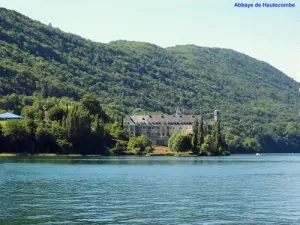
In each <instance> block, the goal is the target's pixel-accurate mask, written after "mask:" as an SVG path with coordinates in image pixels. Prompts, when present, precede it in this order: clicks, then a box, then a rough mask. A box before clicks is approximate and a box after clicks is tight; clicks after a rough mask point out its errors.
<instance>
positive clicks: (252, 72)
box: [0, 8, 300, 139]
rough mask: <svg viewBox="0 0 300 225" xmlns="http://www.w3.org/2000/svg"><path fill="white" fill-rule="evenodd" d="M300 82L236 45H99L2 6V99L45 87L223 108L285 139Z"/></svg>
mask: <svg viewBox="0 0 300 225" xmlns="http://www.w3.org/2000/svg"><path fill="white" fill-rule="evenodd" d="M297 85H298V84H297V82H296V81H294V80H293V79H291V78H289V77H288V76H286V75H285V74H283V73H282V72H280V71H279V70H277V69H276V68H274V67H272V66H271V65H269V64H267V63H265V62H262V61H259V60H256V59H254V58H251V57H249V56H247V55H244V54H242V53H239V52H236V51H233V50H230V49H221V48H206V47H198V46H194V45H185V46H175V47H171V48H165V49H164V48H161V47H159V46H156V45H153V44H149V43H141V42H130V41H114V42H111V43H109V44H102V43H96V42H92V41H90V40H86V39H83V38H81V37H79V36H77V35H73V34H69V33H65V32H63V31H61V30H59V29H58V28H53V27H51V26H47V25H44V24H42V23H40V22H38V21H34V20H32V19H30V18H28V17H26V16H24V15H21V14H19V13H17V12H15V11H11V10H6V9H4V8H0V96H4V95H7V94H12V93H17V94H23V95H32V94H33V93H34V92H41V93H42V94H43V96H44V97H48V96H56V97H62V96H68V97H72V98H74V99H78V98H79V97H80V96H82V95H83V94H84V93H87V92H88V93H93V94H95V95H97V96H99V97H100V98H101V101H102V102H103V104H120V103H121V102H122V101H123V102H124V104H125V106H126V110H127V113H131V112H132V111H133V110H134V109H135V108H142V109H145V110H149V111H152V112H153V111H160V112H163V113H168V114H170V113H174V110H175V107H176V102H178V101H179V100H180V101H181V102H182V104H183V105H184V107H185V112H186V113H195V114H199V113H211V112H212V111H213V110H214V109H220V110H221V112H222V120H223V123H222V124H223V125H224V127H225V126H226V127H234V128H238V129H240V130H241V131H240V132H241V133H244V134H245V135H249V136H255V135H257V134H258V129H260V128H259V126H260V125H263V127H262V128H261V130H260V131H259V132H260V133H259V134H261V133H266V132H267V133H268V134H269V133H270V130H271V131H272V132H271V133H272V134H271V136H272V137H274V135H275V136H276V135H277V136H276V137H277V138H279V139H280V136H282V134H281V133H276V132H275V134H274V130H276V129H277V130H278V129H282V130H283V129H285V127H286V124H287V123H288V122H293V123H296V122H297V121H298V119H297V114H298V109H299V107H300V104H299V102H300V101H299V100H300V96H299V93H298V86H297ZM122 94H123V96H124V98H123V99H121V96H122ZM0 107H1V106H0ZM209 116H211V115H210V114H208V117H209ZM279 127H280V128H279ZM282 132H283V131H282Z"/></svg>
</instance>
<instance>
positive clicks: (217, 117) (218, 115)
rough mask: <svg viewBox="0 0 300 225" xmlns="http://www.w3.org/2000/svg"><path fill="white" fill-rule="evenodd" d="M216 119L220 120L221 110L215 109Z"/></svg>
mask: <svg viewBox="0 0 300 225" xmlns="http://www.w3.org/2000/svg"><path fill="white" fill-rule="evenodd" d="M214 121H220V111H219V110H215V111H214Z"/></svg>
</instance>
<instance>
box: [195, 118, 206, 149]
mask: <svg viewBox="0 0 300 225" xmlns="http://www.w3.org/2000/svg"><path fill="white" fill-rule="evenodd" d="M203 127H204V124H203V117H202V116H201V117H200V119H199V123H198V127H197V129H198V131H197V133H198V136H197V138H198V140H197V146H199V147H201V145H202V144H203V142H204V136H205V134H204V129H203Z"/></svg>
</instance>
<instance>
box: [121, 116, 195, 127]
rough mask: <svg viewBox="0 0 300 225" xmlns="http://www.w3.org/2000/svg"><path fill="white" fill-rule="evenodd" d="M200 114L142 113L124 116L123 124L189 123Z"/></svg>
mask: <svg viewBox="0 0 300 225" xmlns="http://www.w3.org/2000/svg"><path fill="white" fill-rule="evenodd" d="M196 118H200V115H182V116H176V115H142V116H125V118H124V125H135V124H141V125H143V124H144V125H191V124H193V123H194V121H195V119H196Z"/></svg>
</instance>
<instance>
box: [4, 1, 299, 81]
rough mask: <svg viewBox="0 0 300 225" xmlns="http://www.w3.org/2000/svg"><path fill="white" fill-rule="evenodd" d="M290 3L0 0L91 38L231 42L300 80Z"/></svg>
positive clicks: (222, 45)
mask: <svg viewBox="0 0 300 225" xmlns="http://www.w3.org/2000/svg"><path fill="white" fill-rule="evenodd" d="M240 2H243V3H247V4H251V3H253V4H255V3H264V2H265V3H287V2H290V3H295V4H296V7H294V8H264V7H261V8H256V7H253V8H237V7H234V5H235V3H239V2H238V1H234V0H26V1H24V0H0V7H4V8H7V9H13V10H16V11H18V12H20V13H22V14H24V15H26V16H28V17H30V18H32V19H35V20H38V21H41V22H42V23H45V24H49V23H51V24H52V26H53V27H58V28H60V29H61V30H63V31H66V32H70V33H74V34H78V35H80V36H82V37H84V38H88V39H91V40H93V41H97V42H102V43H108V42H110V41H114V40H120V39H122V40H131V41H143V42H150V43H153V44H156V45H159V46H161V47H169V46H175V45H185V44H194V45H198V46H207V47H220V48H229V49H233V50H236V51H239V52H242V53H245V54H247V55H249V56H252V57H254V58H256V59H259V60H262V61H265V62H267V63H270V64H271V65H272V66H274V67H276V68H277V69H279V70H281V71H282V72H284V73H285V74H287V75H288V76H290V77H292V78H294V79H295V80H297V81H300V1H299V0H289V1H285V0H273V1H271V0H261V1H260V0H246V1H240Z"/></svg>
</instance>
